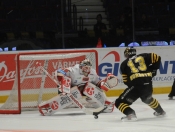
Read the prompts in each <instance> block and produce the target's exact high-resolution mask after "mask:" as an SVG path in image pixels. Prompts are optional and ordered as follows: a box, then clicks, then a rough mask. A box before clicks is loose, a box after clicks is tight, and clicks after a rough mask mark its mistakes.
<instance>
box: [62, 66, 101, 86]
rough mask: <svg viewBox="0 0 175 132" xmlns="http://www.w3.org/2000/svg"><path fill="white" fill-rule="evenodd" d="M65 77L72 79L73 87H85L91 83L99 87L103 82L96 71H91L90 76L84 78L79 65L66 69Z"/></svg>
mask: <svg viewBox="0 0 175 132" xmlns="http://www.w3.org/2000/svg"><path fill="white" fill-rule="evenodd" d="M64 72H65V75H66V76H68V77H70V78H71V86H72V87H73V86H80V85H85V84H86V83H87V82H90V83H92V84H94V85H97V83H98V82H100V81H101V79H100V78H99V76H98V75H97V73H96V71H95V70H94V69H92V68H91V69H90V73H89V74H88V76H87V77H86V76H84V74H83V72H82V70H81V69H80V68H79V64H76V65H75V66H73V67H69V68H66V69H65V70H64Z"/></svg>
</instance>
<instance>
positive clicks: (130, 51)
mask: <svg viewBox="0 0 175 132" xmlns="http://www.w3.org/2000/svg"><path fill="white" fill-rule="evenodd" d="M134 55H136V49H135V48H134V47H127V48H126V49H125V51H124V56H125V57H126V58H128V57H129V58H130V57H132V56H134Z"/></svg>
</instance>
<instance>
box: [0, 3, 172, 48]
mask: <svg viewBox="0 0 175 132" xmlns="http://www.w3.org/2000/svg"><path fill="white" fill-rule="evenodd" d="M101 1H102V2H103V7H104V8H105V10H106V15H107V19H108V21H109V27H110V29H107V27H106V25H105V24H104V23H102V17H103V16H102V15H101V14H96V15H97V18H96V19H97V23H94V32H95V38H94V37H91V38H89V36H88V34H87V32H86V33H85V35H83V34H82V32H80V33H79V34H78V35H79V36H77V37H73V38H69V39H67V38H66V40H65V43H66V45H67V46H66V48H84V47H85V45H86V47H95V45H96V43H97V39H98V38H102V39H103V43H106V44H107V46H108V47H113V46H118V45H119V44H120V43H122V42H125V43H130V42H132V41H133V30H134V31H135V39H136V40H135V41H137V42H140V41H142V40H159V41H160V40H165V41H166V40H167V41H169V40H173V39H174V36H175V8H174V7H175V1H174V0H101ZM63 2H64V3H63V5H64V8H63V11H64V12H63V14H64V30H65V33H70V32H72V31H73V28H72V27H73V25H72V18H71V16H69V15H68V14H67V4H66V2H67V0H63ZM132 7H134V8H132ZM133 13H134V14H133ZM100 21H101V22H100ZM133 23H134V24H133ZM99 29H100V30H99ZM87 30H88V29H87ZM102 30H108V32H105V35H104V34H103V32H102ZM145 31H146V32H145ZM61 32H62V19H61V0H0V42H1V43H3V42H4V41H7V40H12V39H23V38H24V39H36V38H38V39H40V42H41V41H42V42H43V43H47V44H49V45H51V46H50V47H49V46H45V47H47V48H48V47H49V48H62V44H61V43H62V39H61V38H58V39H57V40H56V39H55V34H56V33H61ZM77 32H78V31H77ZM157 32H158V33H157ZM75 33H76V32H75ZM106 34H107V35H106ZM44 39H46V40H44ZM1 43H0V44H1ZM82 43H84V45H82ZM43 47H44V46H43ZM45 47H44V48H45Z"/></svg>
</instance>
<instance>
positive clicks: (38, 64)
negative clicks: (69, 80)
mask: <svg viewBox="0 0 175 132" xmlns="http://www.w3.org/2000/svg"><path fill="white" fill-rule="evenodd" d="M36 65H37V66H40V68H41V70H42V71H43V72H45V73H46V74H47V75H48V77H49V78H50V79H51V80H53V81H54V82H55V83H56V84H57V85H58V86H59V85H60V84H59V83H58V82H57V81H56V80H55V79H53V78H52V76H51V75H50V74H49V73H48V72H47V71H46V70H45V69H44V67H43V66H41V64H40V63H38V62H36ZM66 95H67V96H68V97H69V98H70V99H71V100H72V101H73V102H74V104H75V105H77V106H78V107H79V108H80V109H82V110H83V112H84V113H86V114H90V115H94V112H96V111H90V110H88V109H87V108H86V107H85V106H84V105H83V104H82V103H81V102H80V101H78V100H77V99H76V98H75V97H74V96H73V95H72V94H71V93H66ZM97 111H99V110H97ZM94 116H95V115H94Z"/></svg>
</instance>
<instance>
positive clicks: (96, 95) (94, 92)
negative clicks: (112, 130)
mask: <svg viewBox="0 0 175 132" xmlns="http://www.w3.org/2000/svg"><path fill="white" fill-rule="evenodd" d="M83 94H84V95H86V96H87V97H89V98H91V99H92V101H94V102H96V103H97V105H98V106H99V107H101V106H104V104H105V99H106V98H105V96H104V94H103V91H102V90H101V89H100V88H98V87H97V86H95V85H94V84H92V83H87V84H86V86H85V89H84V91H83Z"/></svg>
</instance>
